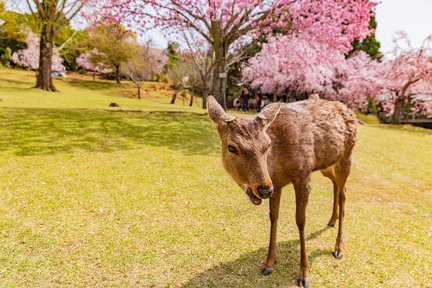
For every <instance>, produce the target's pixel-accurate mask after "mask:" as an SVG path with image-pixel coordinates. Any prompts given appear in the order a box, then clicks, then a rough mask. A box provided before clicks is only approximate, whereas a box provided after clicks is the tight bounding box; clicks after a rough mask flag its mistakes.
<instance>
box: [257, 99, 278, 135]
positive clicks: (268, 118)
mask: <svg viewBox="0 0 432 288" xmlns="http://www.w3.org/2000/svg"><path fill="white" fill-rule="evenodd" d="M281 107H282V103H276V104H272V105H268V106H266V107H264V109H263V110H262V111H261V113H258V115H257V119H258V120H259V121H261V122H262V123H263V124H264V129H267V128H268V127H269V126H270V125H271V124H272V123H273V121H274V120H275V119H276V116H277V115H278V113H279V111H280V109H281Z"/></svg>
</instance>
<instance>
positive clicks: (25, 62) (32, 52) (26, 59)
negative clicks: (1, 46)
mask: <svg viewBox="0 0 432 288" xmlns="http://www.w3.org/2000/svg"><path fill="white" fill-rule="evenodd" d="M21 33H25V34H26V35H27V37H26V44H27V49H23V50H18V51H17V52H15V53H13V55H12V62H13V63H15V64H16V65H18V66H21V67H24V68H28V69H31V70H37V69H39V54H40V51H39V50H40V49H39V44H40V40H39V39H40V38H39V37H38V36H37V35H36V34H35V33H34V32H33V31H31V30H30V29H26V30H24V31H21ZM51 61H52V64H51V69H52V71H59V72H64V71H66V68H65V67H64V66H63V59H62V58H61V57H60V53H59V51H58V49H57V48H55V47H54V48H53V55H52V59H51Z"/></svg>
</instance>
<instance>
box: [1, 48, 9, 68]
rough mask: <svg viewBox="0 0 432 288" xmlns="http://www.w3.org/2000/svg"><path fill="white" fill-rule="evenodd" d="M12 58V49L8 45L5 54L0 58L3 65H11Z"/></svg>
mask: <svg viewBox="0 0 432 288" xmlns="http://www.w3.org/2000/svg"><path fill="white" fill-rule="evenodd" d="M11 60H12V49H11V48H9V47H6V49H5V51H4V52H3V55H2V56H1V58H0V62H1V64H2V65H3V66H5V67H10V62H11Z"/></svg>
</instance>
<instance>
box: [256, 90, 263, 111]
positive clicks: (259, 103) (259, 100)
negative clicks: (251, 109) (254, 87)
mask: <svg viewBox="0 0 432 288" xmlns="http://www.w3.org/2000/svg"><path fill="white" fill-rule="evenodd" d="M255 99H256V102H257V113H259V112H261V108H262V104H263V95H262V94H261V93H258V95H257V96H256V98H255Z"/></svg>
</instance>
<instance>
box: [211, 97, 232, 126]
mask: <svg viewBox="0 0 432 288" xmlns="http://www.w3.org/2000/svg"><path fill="white" fill-rule="evenodd" d="M207 112H208V115H209V117H210V119H211V120H212V121H213V123H215V124H218V123H219V121H221V120H224V119H225V118H226V117H227V116H228V115H227V114H226V113H225V111H224V110H223V109H222V106H220V105H219V103H218V102H217V101H216V99H215V98H214V97H213V96H208V98H207Z"/></svg>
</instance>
